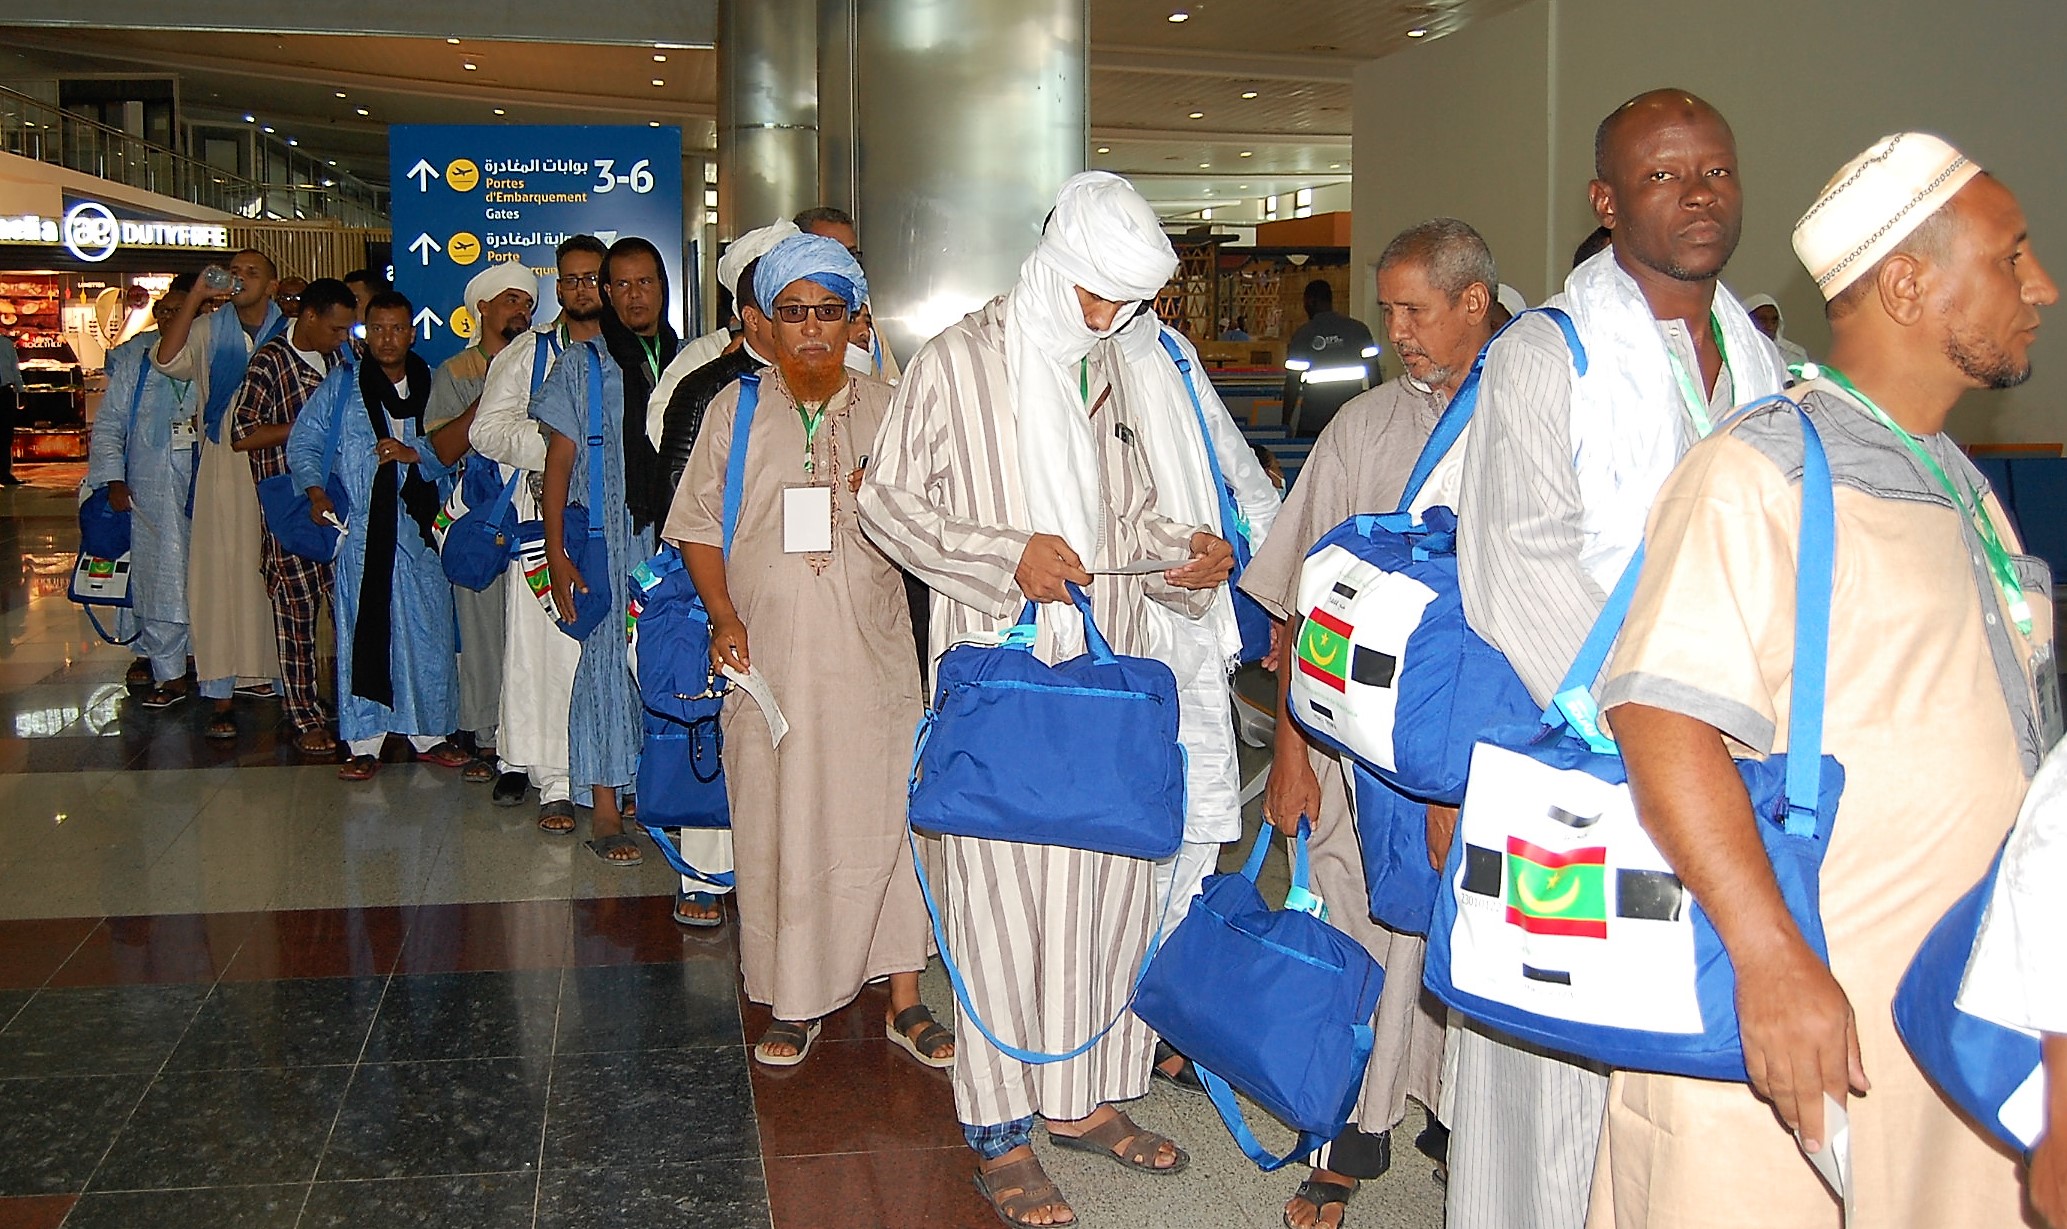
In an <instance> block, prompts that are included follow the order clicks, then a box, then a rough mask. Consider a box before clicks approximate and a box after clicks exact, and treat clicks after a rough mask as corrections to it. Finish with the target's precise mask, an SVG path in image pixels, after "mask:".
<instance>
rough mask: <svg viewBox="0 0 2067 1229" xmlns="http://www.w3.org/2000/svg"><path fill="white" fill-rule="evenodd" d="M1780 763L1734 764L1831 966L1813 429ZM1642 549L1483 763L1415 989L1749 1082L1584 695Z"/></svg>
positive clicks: (1646, 1064)
mask: <svg viewBox="0 0 2067 1229" xmlns="http://www.w3.org/2000/svg"><path fill="white" fill-rule="evenodd" d="M1768 405H1784V406H1787V407H1788V408H1789V409H1791V410H1793V411H1794V412H1795V414H1796V416H1797V417H1798V418H1799V419H1800V422H1801V431H1802V483H1801V488H1802V512H1801V539H1800V545H1799V547H1798V551H1797V560H1798V568H1797V573H1796V577H1795V622H1794V650H1795V656H1794V675H1793V682H1792V693H1791V694H1792V699H1791V701H1790V707H1789V710H1788V711H1789V713H1790V718H1789V720H1790V729H1789V732H1788V749H1787V751H1786V753H1784V754H1780V755H1772V756H1768V757H1767V758H1765V759H1762V760H1759V759H1746V760H1739V761H1737V772H1738V774H1739V775H1740V776H1741V777H1742V778H1743V781H1744V786H1745V791H1746V792H1747V793H1748V794H1749V795H1750V799H1751V812H1752V815H1753V817H1754V819H1755V821H1756V824H1757V828H1758V835H1759V839H1760V841H1761V842H1762V843H1763V845H1764V847H1765V852H1766V855H1767V857H1768V858H1769V859H1770V861H1771V864H1772V869H1773V876H1774V878H1775V880H1776V881H1777V882H1778V885H1779V888H1780V895H1781V898H1782V900H1783V901H1784V902H1785V903H1786V905H1787V910H1788V913H1789V914H1790V915H1791V916H1792V917H1793V919H1794V924H1795V925H1796V926H1797V927H1798V928H1799V929H1800V931H1801V935H1802V938H1803V940H1805V941H1806V942H1807V943H1808V945H1809V947H1810V948H1811V949H1812V950H1813V951H1814V952H1815V953H1816V955H1817V956H1818V957H1819V958H1822V959H1825V960H1827V959H1828V958H1829V957H1828V949H1827V947H1826V945H1825V942H1824V937H1823V919H1822V893H1821V886H1820V883H1819V879H1818V876H1819V874H1820V872H1821V869H1822V865H1823V856H1824V853H1825V851H1826V850H1827V849H1828V847H1829V842H1830V832H1831V825H1832V822H1833V821H1834V819H1835V817H1836V814H1837V807H1838V798H1839V796H1840V795H1841V794H1842V793H1843V790H1844V769H1843V768H1842V767H1841V766H1840V765H1839V764H1838V762H1837V761H1836V760H1834V759H1832V758H1830V757H1829V756H1826V755H1823V754H1822V746H1823V695H1824V683H1825V673H1826V669H1827V663H1828V655H1829V640H1830V589H1831V576H1832V572H1833V563H1834V556H1835V545H1834V539H1835V536H1836V529H1835V519H1834V512H1833V509H1832V502H1831V485H1830V466H1829V462H1828V460H1827V459H1826V457H1825V456H1824V452H1823V444H1822V440H1821V438H1820V437H1819V436H1818V435H1817V433H1816V427H1815V424H1814V423H1812V422H1811V421H1810V420H1809V416H1808V414H1807V413H1805V412H1803V411H1802V410H1801V408H1800V407H1799V406H1797V405H1795V404H1794V403H1793V402H1792V401H1789V400H1787V399H1786V398H1785V397H1768V398H1765V399H1763V400H1761V401H1757V402H1754V403H1752V405H1751V406H1748V407H1746V409H1745V410H1744V411H1742V412H1740V415H1739V417H1738V418H1737V420H1736V421H1737V422H1742V421H1743V420H1744V418H1745V417H1746V416H1748V415H1749V413H1750V412H1751V411H1753V410H1755V409H1757V408H1758V407H1761V406H1768ZM1642 563H1643V551H1642V550H1641V549H1639V550H1638V551H1637V553H1636V557H1635V558H1633V559H1632V560H1631V561H1630V563H1629V566H1628V568H1627V569H1626V570H1625V571H1624V572H1623V575H1622V579H1621V581H1620V582H1619V583H1618V584H1617V585H1616V586H1615V591H1614V592H1613V593H1612V594H1610V595H1609V598H1608V602H1607V605H1606V607H1605V608H1604V609H1603V610H1602V611H1601V614H1600V617H1599V619H1597V620H1596V621H1595V623H1594V626H1593V630H1592V631H1591V632H1590V633H1589V634H1588V635H1587V638H1586V641H1585V643H1584V644H1583V645H1582V646H1581V647H1580V649H1579V654H1578V657H1577V658H1576V660H1574V661H1573V663H1572V668H1571V670H1570V671H1569V672H1568V673H1567V674H1566V676H1565V679H1564V684H1563V686H1562V687H1560V689H1559V691H1558V694H1557V697H1556V699H1555V700H1554V701H1553V703H1552V705H1551V707H1550V708H1549V709H1547V710H1545V711H1544V713H1543V715H1542V720H1541V723H1540V724H1537V723H1531V724H1529V725H1526V726H1515V727H1510V728H1507V729H1503V730H1496V731H1494V732H1492V733H1491V734H1489V735H1487V736H1486V737H1485V738H1483V739H1481V740H1480V742H1479V744H1478V746H1477V747H1475V748H1474V749H1473V752H1472V761H1471V788H1470V789H1469V791H1468V792H1467V793H1466V794H1465V798H1464V810H1463V814H1462V815H1461V816H1460V817H1459V819H1458V823H1457V834H1456V837H1455V838H1454V839H1453V841H1452V842H1451V845H1450V855H1449V859H1448V861H1447V862H1446V863H1445V865H1444V869H1443V878H1442V882H1441V886H1440V890H1439V891H1438V892H1437V894H1436V898H1435V914H1434V917H1433V919H1432V921H1431V923H1430V926H1429V931H1428V956H1427V960H1426V962H1425V964H1424V966H1423V970H1422V977H1423V980H1424V981H1425V982H1426V983H1427V986H1428V988H1429V990H1431V991H1432V992H1434V994H1435V996H1436V997H1437V998H1439V999H1441V1000H1442V1001H1443V1002H1444V1003H1446V1004H1448V1005H1449V1006H1450V1007H1452V1008H1454V1009H1456V1010H1457V1011H1459V1012H1461V1013H1463V1014H1464V1015H1467V1016H1470V1017H1471V1018H1473V1019H1475V1020H1481V1021H1484V1022H1485V1023H1487V1024H1489V1025H1491V1026H1492V1027H1494V1028H1496V1029H1499V1030H1501V1031H1502V1032H1506V1033H1511V1034H1513V1035H1515V1036H1517V1037H1520V1038H1522V1039H1523V1040H1525V1041H1529V1042H1532V1043H1534V1044H1536V1045H1539V1046H1542V1047H1544V1048H1546V1049H1550V1050H1554V1051H1558V1052H1560V1053H1565V1054H1576V1055H1579V1056H1581V1057H1584V1058H1589V1059H1593V1060H1595V1061H1597V1062H1601V1063H1605V1064H1607V1065H1609V1066H1612V1067H1622V1068H1627V1069H1629V1070H1634V1071H1654V1072H1662V1073H1664V1074H1667V1075H1684V1076H1691V1077H1694V1078H1696V1079H1707V1080H1730V1081H1738V1082H1741V1081H1743V1080H1744V1079H1745V1072H1744V1049H1743V1043H1742V1040H1741V1038H1740V1037H1739V1035H1738V1031H1737V1004H1736V990H1737V979H1736V975H1735V973H1734V972H1732V970H1731V967H1730V959H1729V953H1728V952H1727V951H1726V950H1725V949H1724V948H1723V945H1722V940H1721V939H1720V938H1719V937H1717V935H1716V933H1715V927H1714V924H1713V923H1711V922H1710V921H1709V920H1708V915H1707V913H1706V912H1705V911H1704V910H1703V909H1702V907H1701V902H1700V901H1699V900H1697V899H1695V898H1694V897H1693V896H1692V895H1691V894H1690V893H1688V892H1687V890H1686V888H1685V887H1684V886H1683V885H1682V884H1681V883H1680V881H1679V878H1678V876H1676V875H1675V874H1674V873H1673V872H1672V868H1671V867H1670V866H1669V865H1668V864H1667V863H1666V861H1665V859H1664V857H1663V855H1661V854H1660V853H1659V852H1658V850H1657V847H1656V846H1655V845H1653V844H1652V842H1651V840H1650V837H1649V836H1648V835H1647V834H1646V833H1645V832H1644V830H1643V827H1642V825H1641V824H1640V823H1639V822H1638V820H1637V815H1636V807H1635V803H1634V801H1633V800H1632V798H1631V796H1630V791H1629V786H1628V773H1627V771H1626V769H1625V768H1624V767H1623V763H1622V757H1621V755H1620V753H1619V751H1618V750H1617V749H1616V747H1615V745H1614V743H1613V742H1611V741H1609V740H1608V739H1607V738H1606V736H1605V735H1604V734H1603V733H1602V732H1601V730H1600V727H1599V722H1598V712H1597V710H1596V709H1595V708H1594V705H1593V701H1592V697H1591V695H1590V694H1589V688H1590V687H1591V685H1592V682H1593V680H1594V679H1595V678H1596V677H1597V676H1598V675H1599V673H1600V669H1601V667H1602V666H1603V665H1604V664H1605V663H1606V661H1607V659H1608V653H1609V650H1610V649H1611V648H1612V647H1613V645H1614V641H1615V637H1616V635H1617V634H1618V633H1619V632H1620V631H1621V628H1622V622H1623V619H1624V618H1625V617H1626V616H1627V614H1628V612H1629V604H1630V600H1631V598H1632V597H1633V596H1634V594H1635V591H1636V582H1637V576H1638V573H1639V571H1640V569H1641V567H1642Z"/></svg>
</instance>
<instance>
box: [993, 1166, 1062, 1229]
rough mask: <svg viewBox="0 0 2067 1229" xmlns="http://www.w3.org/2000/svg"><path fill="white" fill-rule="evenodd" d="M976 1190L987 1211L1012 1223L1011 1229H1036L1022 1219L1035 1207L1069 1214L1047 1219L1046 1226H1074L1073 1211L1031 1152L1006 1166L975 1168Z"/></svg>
mask: <svg viewBox="0 0 2067 1229" xmlns="http://www.w3.org/2000/svg"><path fill="white" fill-rule="evenodd" d="M976 1192H977V1193H978V1194H980V1195H982V1196H983V1198H984V1200H985V1202H987V1203H989V1204H990V1210H991V1211H993V1212H995V1213H997V1216H998V1219H999V1220H1001V1221H1004V1222H1005V1223H1006V1224H1008V1225H1011V1226H1013V1229H1039V1227H1038V1226H1036V1225H1035V1224H1034V1222H1032V1221H1030V1220H1028V1219H1026V1217H1027V1215H1028V1214H1029V1213H1031V1212H1032V1211H1033V1210H1034V1209H1035V1208H1062V1209H1064V1210H1066V1211H1068V1213H1069V1219H1068V1220H1058V1221H1050V1222H1049V1224H1050V1225H1055V1226H1060V1225H1074V1224H1076V1223H1077V1214H1076V1210H1075V1209H1073V1208H1070V1206H1069V1201H1068V1200H1066V1199H1064V1198H1063V1197H1062V1192H1061V1191H1060V1190H1059V1189H1057V1188H1056V1186H1055V1183H1054V1182H1053V1181H1052V1180H1050V1179H1049V1177H1048V1171H1047V1170H1045V1169H1042V1168H1041V1162H1040V1160H1039V1159H1038V1158H1036V1157H1034V1156H1033V1155H1032V1154H1031V1153H1029V1154H1028V1155H1027V1156H1025V1157H1022V1158H1021V1159H1019V1160H1017V1161H1013V1162H1012V1163H1011V1164H1009V1165H1000V1166H998V1167H997V1168H996V1169H993V1170H990V1171H989V1172H985V1171H983V1170H980V1169H979V1170H977V1171H976Z"/></svg>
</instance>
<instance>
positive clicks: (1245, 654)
mask: <svg viewBox="0 0 2067 1229" xmlns="http://www.w3.org/2000/svg"><path fill="white" fill-rule="evenodd" d="M1156 337H1157V340H1159V341H1161V342H1162V343H1163V351H1164V353H1166V354H1168V355H1169V356H1170V361H1171V362H1173V363H1175V364H1177V372H1178V374H1179V375H1180V376H1182V377H1183V379H1184V391H1185V392H1186V393H1187V394H1189V395H1190V397H1191V412H1192V413H1193V414H1195V415H1197V417H1198V420H1199V438H1200V440H1201V441H1202V442H1203V443H1204V445H1205V448H1206V465H1207V466H1208V467H1209V468H1210V469H1211V470H1212V471H1213V490H1214V492H1215V493H1216V494H1218V495H1219V497H1220V536H1221V537H1223V538H1226V539H1227V542H1228V545H1230V546H1232V547H1234V571H1232V572H1230V573H1228V577H1227V591H1228V593H1229V595H1230V596H1232V597H1233V598H1234V621H1235V626H1236V627H1237V628H1238V629H1240V631H1241V634H1242V651H1241V660H1243V661H1245V662H1248V661H1262V660H1263V658H1264V655H1265V654H1267V653H1269V652H1270V623H1271V619H1270V612H1269V611H1267V610H1265V609H1264V608H1263V606H1262V604H1261V603H1259V602H1258V601H1257V600H1256V599H1255V598H1253V597H1250V596H1249V595H1248V594H1246V593H1244V592H1242V590H1241V588H1240V585H1239V583H1238V582H1239V581H1240V580H1241V578H1242V572H1243V571H1245V570H1246V569H1247V568H1248V566H1249V560H1250V559H1251V558H1253V557H1254V556H1255V553H1256V552H1255V548H1254V546H1253V544H1251V543H1250V541H1249V518H1248V517H1246V516H1243V515H1242V510H1241V506H1240V505H1239V504H1237V503H1236V502H1235V497H1234V488H1233V487H1231V486H1229V485H1228V482H1227V476H1226V475H1225V474H1223V473H1222V472H1221V470H1220V454H1219V452H1217V451H1216V450H1215V449H1214V447H1213V432H1212V429H1211V428H1209V427H1208V426H1207V425H1206V407H1205V404H1204V403H1203V402H1201V401H1200V400H1199V390H1198V386H1197V385H1196V384H1193V383H1192V382H1191V380H1192V366H1191V360H1190V359H1189V358H1187V357H1185V353H1184V347H1182V346H1180V345H1178V344H1177V339H1176V338H1175V337H1172V336H1171V335H1170V330H1169V328H1168V327H1165V328H1164V329H1163V330H1162V331H1161V332H1160V333H1158V334H1157V335H1156Z"/></svg>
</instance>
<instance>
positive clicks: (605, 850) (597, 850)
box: [584, 832, 646, 868]
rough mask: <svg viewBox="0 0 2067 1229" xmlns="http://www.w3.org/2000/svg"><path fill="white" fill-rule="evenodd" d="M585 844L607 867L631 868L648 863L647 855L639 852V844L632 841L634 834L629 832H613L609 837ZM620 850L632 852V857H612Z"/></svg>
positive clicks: (600, 837)
mask: <svg viewBox="0 0 2067 1229" xmlns="http://www.w3.org/2000/svg"><path fill="white" fill-rule="evenodd" d="M584 844H586V845H587V846H588V851H589V852H590V853H592V854H594V855H596V857H597V859H598V860H599V861H601V862H602V863H603V865H605V866H616V867H624V868H630V867H634V866H638V865H640V864H642V863H644V862H645V861H646V855H645V854H643V853H641V852H639V843H638V842H637V841H636V840H633V839H632V834H631V833H629V832H613V833H611V834H610V835H609V836H599V837H597V838H596V839H595V840H592V841H586V842H584ZM620 849H629V850H631V851H632V856H631V857H629V858H615V857H612V856H611V855H612V854H614V853H616V852H617V851H618V850H620Z"/></svg>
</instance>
